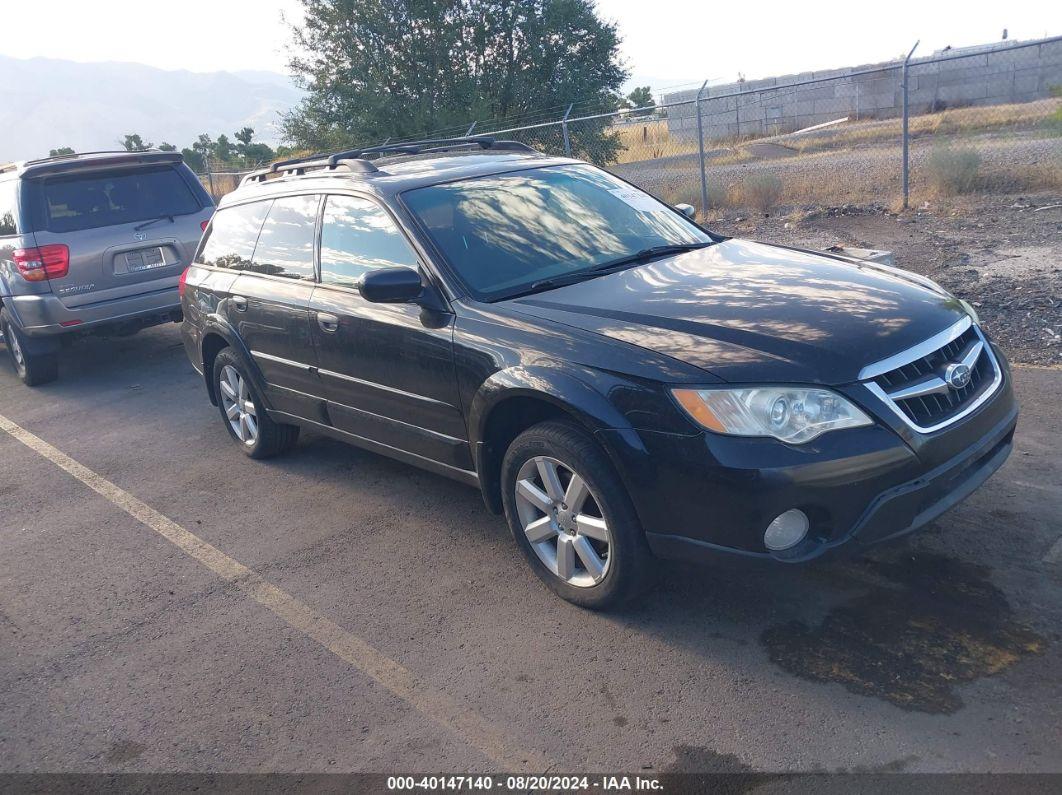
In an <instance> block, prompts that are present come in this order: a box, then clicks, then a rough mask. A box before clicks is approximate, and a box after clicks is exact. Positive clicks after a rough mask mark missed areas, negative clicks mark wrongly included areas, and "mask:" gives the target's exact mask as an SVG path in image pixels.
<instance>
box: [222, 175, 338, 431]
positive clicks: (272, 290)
mask: <svg viewBox="0 0 1062 795" xmlns="http://www.w3.org/2000/svg"><path fill="white" fill-rule="evenodd" d="M319 205H320V196H318V195H317V194H306V195H298V196H283V197H281V198H278V199H274V200H273V202H272V204H271V205H270V207H269V210H268V212H267V214H266V217H265V222H264V223H263V224H262V229H261V232H260V233H259V235H258V244H257V245H256V246H255V249H254V254H253V256H252V257H251V263H250V265H248V266H246V268H245V269H244V270H243V271H242V272H241V273H240V275H239V276H238V277H237V278H236V281H235V282H234V283H233V284H232V286H231V287H230V291H231V293H232V296H231V303H232V307H233V310H232V311H231V312H230V313H229V314H228V316H229V319H230V321H231V322H233V323H234V324H235V325H236V328H237V331H238V332H239V334H240V337H241V338H242V339H243V341H244V344H246V345H247V347H248V349H250V351H251V355H252V356H253V357H254V360H255V363H256V364H257V365H258V367H259V369H260V370H261V371H262V375H263V376H264V377H265V380H266V391H267V392H268V397H269V400H270V402H271V403H272V405H273V407H274V408H275V409H277V410H279V411H284V412H287V413H289V414H294V415H295V416H298V417H305V418H307V419H311V420H315V421H317V422H323V421H324V415H323V411H322V403H321V401H320V386H319V384H320V382H319V381H318V379H317V375H316V366H317V357H316V353H315V351H314V346H313V340H312V339H311V336H310V321H309V305H310V296H311V294H312V293H313V288H314V243H315V240H316V234H317V232H316V230H317V215H318V212H317V211H318V207H319Z"/></svg>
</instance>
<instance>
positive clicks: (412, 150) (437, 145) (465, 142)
mask: <svg viewBox="0 0 1062 795" xmlns="http://www.w3.org/2000/svg"><path fill="white" fill-rule="evenodd" d="M462 146H479V148H480V149H492V150H494V151H507V152H534V151H535V150H534V149H532V148H531V147H530V146H528V145H527V144H522V143H520V142H519V141H499V140H496V139H494V138H491V137H489V136H485V135H477V136H466V137H463V138H429V139H426V140H423V141H404V142H401V143H393V144H381V145H379V146H368V147H365V148H363V149H350V150H347V151H346V152H336V153H334V154H332V155H331V156H330V157H329V158H328V159H329V162H333V161H336V162H338V161H339V160H341V159H344V158H350V157H355V158H360V157H364V156H365V155H381V154H385V153H388V152H394V153H396V154H402V155H420V154H426V153H428V152H445V151H447V150H449V149H456V148H458V147H462Z"/></svg>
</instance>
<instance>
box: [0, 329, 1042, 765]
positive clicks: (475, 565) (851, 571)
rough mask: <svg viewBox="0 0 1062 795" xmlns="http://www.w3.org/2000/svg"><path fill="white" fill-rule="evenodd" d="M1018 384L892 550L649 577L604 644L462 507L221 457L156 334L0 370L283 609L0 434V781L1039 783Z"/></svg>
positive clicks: (1032, 549)
mask: <svg viewBox="0 0 1062 795" xmlns="http://www.w3.org/2000/svg"><path fill="white" fill-rule="evenodd" d="M1015 381H1016V385H1015V386H1016V390H1017V394H1018V397H1019V399H1020V400H1021V403H1022V408H1023V414H1022V418H1021V420H1020V422H1019V427H1018V433H1017V437H1016V443H1015V444H1016V446H1015V450H1014V453H1013V455H1012V456H1011V459H1010V461H1009V462H1008V463H1007V464H1006V466H1005V467H1004V468H1003V469H1002V470H1001V471H1000V472H999V473H997V474H996V475H995V477H994V478H993V479H992V480H990V481H989V482H988V483H987V484H986V485H985V487H983V488H982V489H981V490H979V491H978V492H977V493H975V494H974V495H973V496H972V497H971V498H970V499H969V500H967V501H966V502H965V503H963V504H962V505H960V506H959V507H958V508H956V509H955V510H954V511H952V512H951V513H949V514H946V515H945V516H944V517H942V518H941V519H940V520H938V521H937V522H936V523H935V524H934V525H932V526H931V527H929V528H927V529H926V530H924V531H923V532H921V533H920V534H919V535H917V536H916V537H915V538H914V539H912V540H911V541H910V542H909V543H906V544H903V545H901V546H894V547H888V548H883V549H881V550H879V551H877V552H875V553H874V555H873V556H871V557H869V558H866V559H860V560H855V561H849V562H834V563H828V564H817V565H814V566H812V567H808V568H788V567H787V568H780V569H773V570H766V571H764V570H755V569H753V570H748V569H741V568H735V569H731V568H693V567H686V566H681V565H668V566H665V567H662V569H661V575H660V584H659V586H658V587H657V589H656V590H655V591H653V592H652V593H651V594H649V595H648V596H647V597H646V598H644V599H643V600H642V601H641V602H639V603H638V604H636V605H634V606H631V607H630V608H628V609H626V610H625V611H623V612H620V613H613V614H608V615H597V614H593V613H588V612H585V611H582V610H579V609H578V608H575V607H573V606H571V605H568V604H566V603H564V602H562V601H560V600H558V599H557V598H555V597H553V596H551V595H550V594H549V593H548V592H547V591H546V590H545V589H544V588H543V587H542V586H541V585H540V584H539V583H538V581H537V580H536V579H535V577H534V576H533V575H532V574H531V572H530V571H528V570H527V569H526V568H525V566H524V564H523V563H522V561H521V558H520V556H519V554H518V551H517V549H516V548H515V546H514V545H513V542H512V540H511V539H510V537H509V535H508V531H507V529H506V527H505V525H504V522H503V521H502V520H501V519H500V518H499V517H495V516H492V515H491V514H489V513H488V512H487V511H486V509H485V508H484V507H483V505H482V502H481V500H480V498H479V495H478V494H477V493H476V492H475V491H473V490H471V489H468V488H466V487H464V486H461V485H459V484H456V483H453V482H450V481H448V480H445V479H442V478H439V477H436V476H434V475H431V474H428V473H425V472H421V471H419V470H417V469H413V468H411V467H408V466H405V465H403V464H399V463H396V462H393V461H390V460H388V459H385V458H381V457H379V456H376V455H373V454H370V453H366V452H363V451H359V450H356V449H354V448H349V447H346V446H344V445H341V444H339V443H336V442H333V441H330V440H327V439H324V438H321V437H314V436H310V435H307V436H304V437H303V439H302V440H301V441H300V443H299V445H298V447H297V449H296V450H295V451H294V453H293V454H291V455H289V456H287V457H285V458H280V459H275V460H272V461H268V462H264V463H263V462H255V461H251V460H250V459H247V458H245V457H244V456H243V455H242V454H241V453H240V452H239V451H238V450H237V449H236V448H235V447H234V446H233V444H232V443H231V441H230V440H229V438H228V436H227V435H226V433H225V432H224V429H223V428H222V425H221V419H220V417H219V415H218V413H217V410H216V409H215V408H214V407H212V406H211V405H210V404H209V402H208V401H207V398H206V394H205V390H204V389H203V386H202V384H201V382H200V381H199V379H198V377H197V376H196V374H195V373H194V372H193V371H192V369H191V367H190V365H189V364H188V363H187V361H186V359H185V356H184V352H183V350H182V349H181V347H180V345H179V338H178V333H177V327H176V326H166V327H160V328H157V329H152V330H149V331H146V332H143V333H141V334H139V335H137V336H135V337H131V338H123V339H116V340H87V341H83V342H81V343H79V344H78V345H77V346H75V347H73V348H71V349H69V350H67V351H66V352H64V354H63V357H62V361H61V376H60V380H59V381H58V382H57V383H55V384H51V385H48V386H46V387H42V388H38V389H34V390H30V389H27V388H25V387H23V386H22V385H21V384H20V383H19V382H18V381H17V380H16V378H15V376H14V373H13V371H12V369H11V367H10V366H9V364H8V363H7V360H6V358H5V359H4V361H3V363H2V364H0V415H2V416H3V417H6V418H7V419H8V420H10V421H11V422H12V423H16V424H17V425H18V426H20V427H21V428H23V429H25V430H26V431H28V432H29V433H31V434H33V435H35V436H36V437H39V438H40V439H42V440H43V441H44V442H46V443H47V444H49V445H52V446H54V447H55V448H58V450H59V451H62V453H65V454H66V455H67V456H69V457H71V458H72V459H74V460H75V461H76V462H79V463H80V464H82V465H83V466H84V467H87V468H88V469H89V470H91V471H92V472H93V473H96V475H98V476H99V477H100V478H102V479H105V481H106V482H109V483H111V484H114V486H115V487H117V490H120V491H121V492H123V493H128V494H129V495H132V497H135V498H136V500H139V501H140V503H143V504H146V505H147V506H150V508H152V509H154V510H155V511H157V512H158V513H159V514H162V515H163V516H164V517H167V518H168V519H169V520H172V521H173V522H175V523H177V525H179V526H180V528H183V530H185V531H187V533H188V534H194V537H197V538H198V539H201V540H202V541H203V542H206V543H208V544H210V545H212V546H213V548H216V551H219V554H221V553H223V556H227V558H225V560H229V559H231V561H235V562H238V563H239V564H242V566H244V567H247V569H249V570H250V572H252V573H253V577H254V578H258V579H254V580H253V581H254V582H255V583H261V582H265V583H266V584H267V585H268V588H272V589H274V590H273V591H268V593H269V594H274V591H275V593H277V594H282V597H276V596H275V594H274V596H273V597H268V598H267V596H268V595H267V596H263V595H262V594H263V593H264V591H263V588H265V586H261V585H260V584H259V585H255V586H253V587H249V586H248V584H247V579H248V578H247V576H244V575H240V576H234V577H233V578H226V577H224V576H219V574H218V572H217V571H215V570H213V569H211V568H210V567H209V566H207V565H204V563H203V560H202V559H197V558H196V557H195V556H193V555H191V554H189V552H188V551H187V549H182V548H181V547H180V546H178V545H176V544H175V543H174V542H173V541H171V540H168V539H167V538H166V537H164V535H163V534H160V532H156V531H155V530H153V529H151V527H149V526H147V525H146V524H145V523H144V522H143V521H140V520H138V519H137V518H135V517H134V515H131V514H130V513H129V512H128V511H127V510H123V509H122V508H121V507H120V506H119V505H117V504H115V502H114V501H112V500H110V499H107V498H105V497H104V496H103V495H102V494H100V493H98V491H93V490H92V489H90V488H89V487H88V486H86V484H85V482H83V481H82V480H78V479H76V478H75V477H72V476H71V475H70V474H69V473H68V472H66V471H63V470H62V469H60V468H59V467H58V466H56V464H55V463H54V462H53V461H51V460H48V459H47V458H45V457H44V456H42V455H41V454H40V453H39V452H37V451H35V450H33V449H30V448H29V447H27V446H26V445H25V444H23V443H21V442H20V441H18V439H16V438H15V437H14V436H12V435H11V434H10V433H7V432H0V473H2V477H0V694H2V696H0V772H30V771H34V772H43V771H47V772H58V771H62V772H74V771H76V772H113V771H142V772H151V771H182V772H227V771H237V772H271V771H284V772H338V771H367V772H376V773H380V772H413V771H419V772H443V771H446V772H488V771H494V772H497V771H498V769H499V768H498V766H499V762H498V759H499V756H498V754H497V753H492V749H493V750H496V747H495V745H492V743H494V742H495V741H496V743H497V745H498V746H500V745H505V747H507V748H516V749H523V750H525V751H526V759H527V760H531V761H530V762H529V763H528V764H543V763H544V764H546V765H548V766H549V767H550V768H551V772H561V773H563V772H593V771H616V770H625V771H631V772H639V771H644V772H655V773H665V772H671V771H698V772H703V771H727V770H731V771H798V770H800V771H823V770H826V771H834V770H872V771H873V770H878V771H895V770H905V771H921V772H938V771H949V772H950V771H965V772H982V771H994V772H1018V771H1020V772H1062V709H1060V708H1059V705H1060V704H1062V675H1060V674H1062V653H1060V647H1062V636H1060V631H1062V630H1060V628H1062V548H1060V547H1057V546H1056V545H1057V544H1059V543H1060V538H1062V455H1060V453H1059V450H1062V409H1060V408H1059V401H1058V394H1059V391H1060V388H1062V369H1058V368H1034V367H1016V368H1015ZM211 554H213V553H211ZM226 565H228V564H226ZM252 579H253V578H252ZM271 598H272V599H273V600H274V601H273V602H270V599H271ZM277 599H280V604H281V607H279V608H278V607H277V605H276V604H275V602H276V600H277ZM284 599H290V600H292V603H293V604H298V605H301V606H303V607H302V608H299V609H300V610H302V609H303V608H305V610H304V612H303V613H298V612H297V611H296V612H292V610H293V608H290V606H288V607H285V606H284V605H286V604H287V602H284V601H283V600H284ZM293 616H294V617H293ZM322 626H325V627H328V628H329V629H327V632H325V631H324V630H321V629H320V627H322ZM359 644H360V645H359ZM366 649H369V650H371V652H372V653H370V652H369V651H366ZM373 654H375V655H377V656H373ZM484 726H486V727H488V729H483V728H482V727H484ZM484 732H486V734H484ZM484 737H486V738H487V739H486V740H484ZM502 758H506V759H512V756H511V755H510V756H508V757H502ZM536 760H537V761H536Z"/></svg>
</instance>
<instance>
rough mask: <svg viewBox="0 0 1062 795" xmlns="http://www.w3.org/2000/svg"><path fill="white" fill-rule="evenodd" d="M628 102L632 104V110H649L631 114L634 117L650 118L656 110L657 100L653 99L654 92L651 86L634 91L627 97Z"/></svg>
mask: <svg viewBox="0 0 1062 795" xmlns="http://www.w3.org/2000/svg"><path fill="white" fill-rule="evenodd" d="M627 102H628V103H630V104H629V106H630V107H631V108H639V109H641V108H647V110H639V111H638V112H637V113H633V114H631V115H632V116H649V115H651V114H652V113H653V111H654V110H655V108H656V100H655V99H653V92H652V89H650V88H649V86H639V87H638V88H636V89H634V91H632V92H631V93H629V94H628V95H627Z"/></svg>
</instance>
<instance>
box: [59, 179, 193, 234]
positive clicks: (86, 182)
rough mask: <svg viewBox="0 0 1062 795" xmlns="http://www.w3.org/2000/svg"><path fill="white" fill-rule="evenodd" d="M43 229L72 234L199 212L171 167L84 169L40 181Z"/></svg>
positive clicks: (189, 190)
mask: <svg viewBox="0 0 1062 795" xmlns="http://www.w3.org/2000/svg"><path fill="white" fill-rule="evenodd" d="M41 186H42V187H41V194H42V199H43V210H44V227H45V228H46V229H47V230H49V231H51V232H76V231H78V230H80V229H96V228H98V227H101V226H113V225H115V224H128V223H133V222H134V221H147V220H150V219H152V218H160V217H162V216H164V215H188V214H189V213H196V212H199V210H200V209H202V208H201V207H200V204H199V199H198V198H196V196H195V194H194V193H192V189H191V187H189V185H188V183H187V182H185V181H184V178H183V177H182V176H181V175H180V174H179V173H177V171H176V170H175V169H174V168H172V167H171V166H150V167H146V168H136V169H122V170H120V171H119V170H116V171H109V172H104V173H102V174H101V173H100V172H88V173H84V174H70V175H65V176H62V177H52V178H49V179H46V180H43V181H42V182H41Z"/></svg>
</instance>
